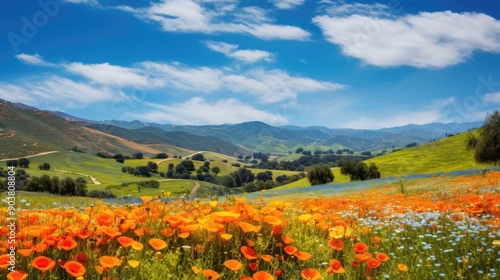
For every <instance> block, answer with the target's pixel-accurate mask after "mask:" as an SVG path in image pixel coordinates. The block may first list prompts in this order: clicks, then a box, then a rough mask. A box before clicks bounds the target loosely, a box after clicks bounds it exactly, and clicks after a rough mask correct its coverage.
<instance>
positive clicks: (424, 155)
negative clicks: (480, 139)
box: [365, 131, 491, 177]
mask: <svg viewBox="0 0 500 280" xmlns="http://www.w3.org/2000/svg"><path fill="white" fill-rule="evenodd" d="M474 133H477V131H475V132H474ZM466 140H467V134H466V133H462V134H459V135H455V136H452V137H448V138H444V139H441V140H438V141H434V142H431V143H427V144H424V145H421V146H416V147H412V148H408V149H404V150H401V151H397V152H393V153H389V154H385V155H382V156H378V157H374V158H371V159H369V160H366V161H365V162H366V163H367V164H370V163H372V162H373V163H375V164H376V165H377V166H378V168H379V170H380V172H381V173H382V177H390V176H401V175H408V174H425V173H435V172H445V171H456V170H466V169H474V168H486V167H489V166H491V165H484V164H478V163H476V162H475V161H474V158H473V152H472V151H467V150H466V148H465V141H466Z"/></svg>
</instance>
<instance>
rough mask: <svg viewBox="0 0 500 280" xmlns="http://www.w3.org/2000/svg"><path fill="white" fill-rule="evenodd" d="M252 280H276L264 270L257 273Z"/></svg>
mask: <svg viewBox="0 0 500 280" xmlns="http://www.w3.org/2000/svg"><path fill="white" fill-rule="evenodd" d="M252 278H253V279H254V280H274V276H272V275H271V274H269V273H268V272H266V271H263V270H261V271H257V272H255V273H254V274H253V275H252Z"/></svg>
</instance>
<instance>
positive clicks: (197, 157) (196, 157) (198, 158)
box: [191, 154, 205, 161]
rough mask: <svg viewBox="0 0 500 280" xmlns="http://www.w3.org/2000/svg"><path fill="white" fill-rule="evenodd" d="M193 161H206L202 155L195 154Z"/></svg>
mask: <svg viewBox="0 0 500 280" xmlns="http://www.w3.org/2000/svg"><path fill="white" fill-rule="evenodd" d="M191 158H192V159H193V160H198V161H204V160H205V157H204V156H203V155H202V154H195V155H193V156H192V157H191Z"/></svg>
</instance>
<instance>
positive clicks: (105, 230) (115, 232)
mask: <svg viewBox="0 0 500 280" xmlns="http://www.w3.org/2000/svg"><path fill="white" fill-rule="evenodd" d="M101 233H104V234H106V235H107V236H109V237H110V238H111V239H114V238H115V237H117V236H119V235H121V234H122V233H121V232H120V231H119V230H118V229H116V228H112V227H108V226H100V227H98V228H97V234H101Z"/></svg>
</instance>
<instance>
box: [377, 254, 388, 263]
mask: <svg viewBox="0 0 500 280" xmlns="http://www.w3.org/2000/svg"><path fill="white" fill-rule="evenodd" d="M375 257H376V258H377V260H379V261H381V262H386V261H388V260H389V256H388V255H386V254H384V253H377V254H376V255H375Z"/></svg>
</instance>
